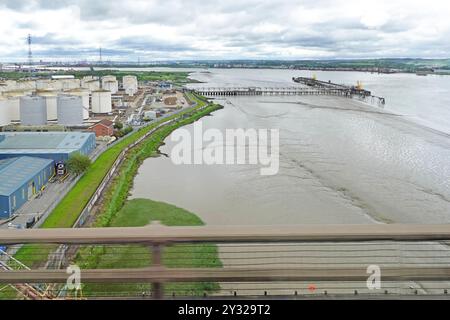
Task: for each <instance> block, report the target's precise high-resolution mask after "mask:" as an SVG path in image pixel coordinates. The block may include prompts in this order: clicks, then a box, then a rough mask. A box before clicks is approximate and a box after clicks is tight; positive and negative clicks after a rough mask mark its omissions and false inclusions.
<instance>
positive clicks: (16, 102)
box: [3, 91, 31, 121]
mask: <svg viewBox="0 0 450 320" xmlns="http://www.w3.org/2000/svg"><path fill="white" fill-rule="evenodd" d="M26 94H31V92H24V91H7V92H3V97H5V98H7V102H6V103H7V110H8V114H9V119H11V121H19V120H20V97H23V96H25V95H26Z"/></svg>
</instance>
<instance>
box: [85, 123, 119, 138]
mask: <svg viewBox="0 0 450 320" xmlns="http://www.w3.org/2000/svg"><path fill="white" fill-rule="evenodd" d="M88 130H89V131H92V132H95V135H96V136H97V137H104V136H112V135H113V134H114V123H113V122H112V121H110V120H108V119H103V120H101V121H100V122H98V123H96V124H94V125H93V126H91V127H90V128H89V129H88Z"/></svg>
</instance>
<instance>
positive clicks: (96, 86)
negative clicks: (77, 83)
mask: <svg viewBox="0 0 450 320" xmlns="http://www.w3.org/2000/svg"><path fill="white" fill-rule="evenodd" d="M81 87H82V88H83V89H88V90H89V91H91V92H92V91H97V90H100V81H99V80H88V81H83V82H82V84H81Z"/></svg>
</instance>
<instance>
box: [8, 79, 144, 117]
mask: <svg viewBox="0 0 450 320" xmlns="http://www.w3.org/2000/svg"><path fill="white" fill-rule="evenodd" d="M69 80H70V81H69ZM39 81H41V80H37V81H36V82H35V84H34V85H33V84H32V83H31V82H32V81H21V82H20V86H19V88H20V89H17V87H16V90H13V91H4V92H3V93H2V95H1V96H0V126H3V125H7V124H9V123H11V122H12V121H20V122H21V124H22V125H44V124H46V123H47V121H53V120H58V123H59V124H63V125H79V124H82V123H83V120H86V119H88V118H89V106H90V103H89V102H90V99H91V106H92V109H91V110H92V112H93V113H96V114H105V113H110V112H111V111H112V97H111V94H114V90H115V89H116V88H117V89H116V91H115V92H117V90H118V84H117V85H113V84H112V83H113V82H114V81H115V82H116V83H117V80H115V77H113V76H106V77H103V78H102V79H101V81H102V83H104V84H106V85H111V87H107V88H108V89H106V88H105V87H103V88H102V89H101V88H100V80H98V79H96V78H94V77H85V78H83V79H81V80H79V79H78V80H77V79H64V80H63V81H54V80H47V79H45V80H42V81H45V85H44V83H39ZM77 81H79V82H77ZM55 82H59V83H63V85H60V84H58V85H56V86H54V85H53V83H55ZM18 83H19V81H18ZM64 83H65V84H64ZM77 83H78V84H79V86H77ZM123 83H124V89H125V91H126V92H127V93H128V94H130V93H132V94H135V93H136V92H137V89H138V85H137V79H136V77H134V76H125V77H124V78H123ZM69 84H71V85H69ZM3 85H5V83H4V84H3ZM6 85H8V81H6ZM33 86H34V88H33ZM102 86H104V85H102ZM35 88H38V89H35ZM111 89H113V91H111Z"/></svg>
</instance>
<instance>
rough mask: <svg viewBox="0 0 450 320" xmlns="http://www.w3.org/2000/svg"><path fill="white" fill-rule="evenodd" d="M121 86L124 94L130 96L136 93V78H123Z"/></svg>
mask: <svg viewBox="0 0 450 320" xmlns="http://www.w3.org/2000/svg"><path fill="white" fill-rule="evenodd" d="M122 85H123V89H124V90H125V92H126V93H127V94H128V95H130V96H132V95H134V94H136V92H137V91H138V80H137V77H136V76H124V77H123V78H122Z"/></svg>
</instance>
